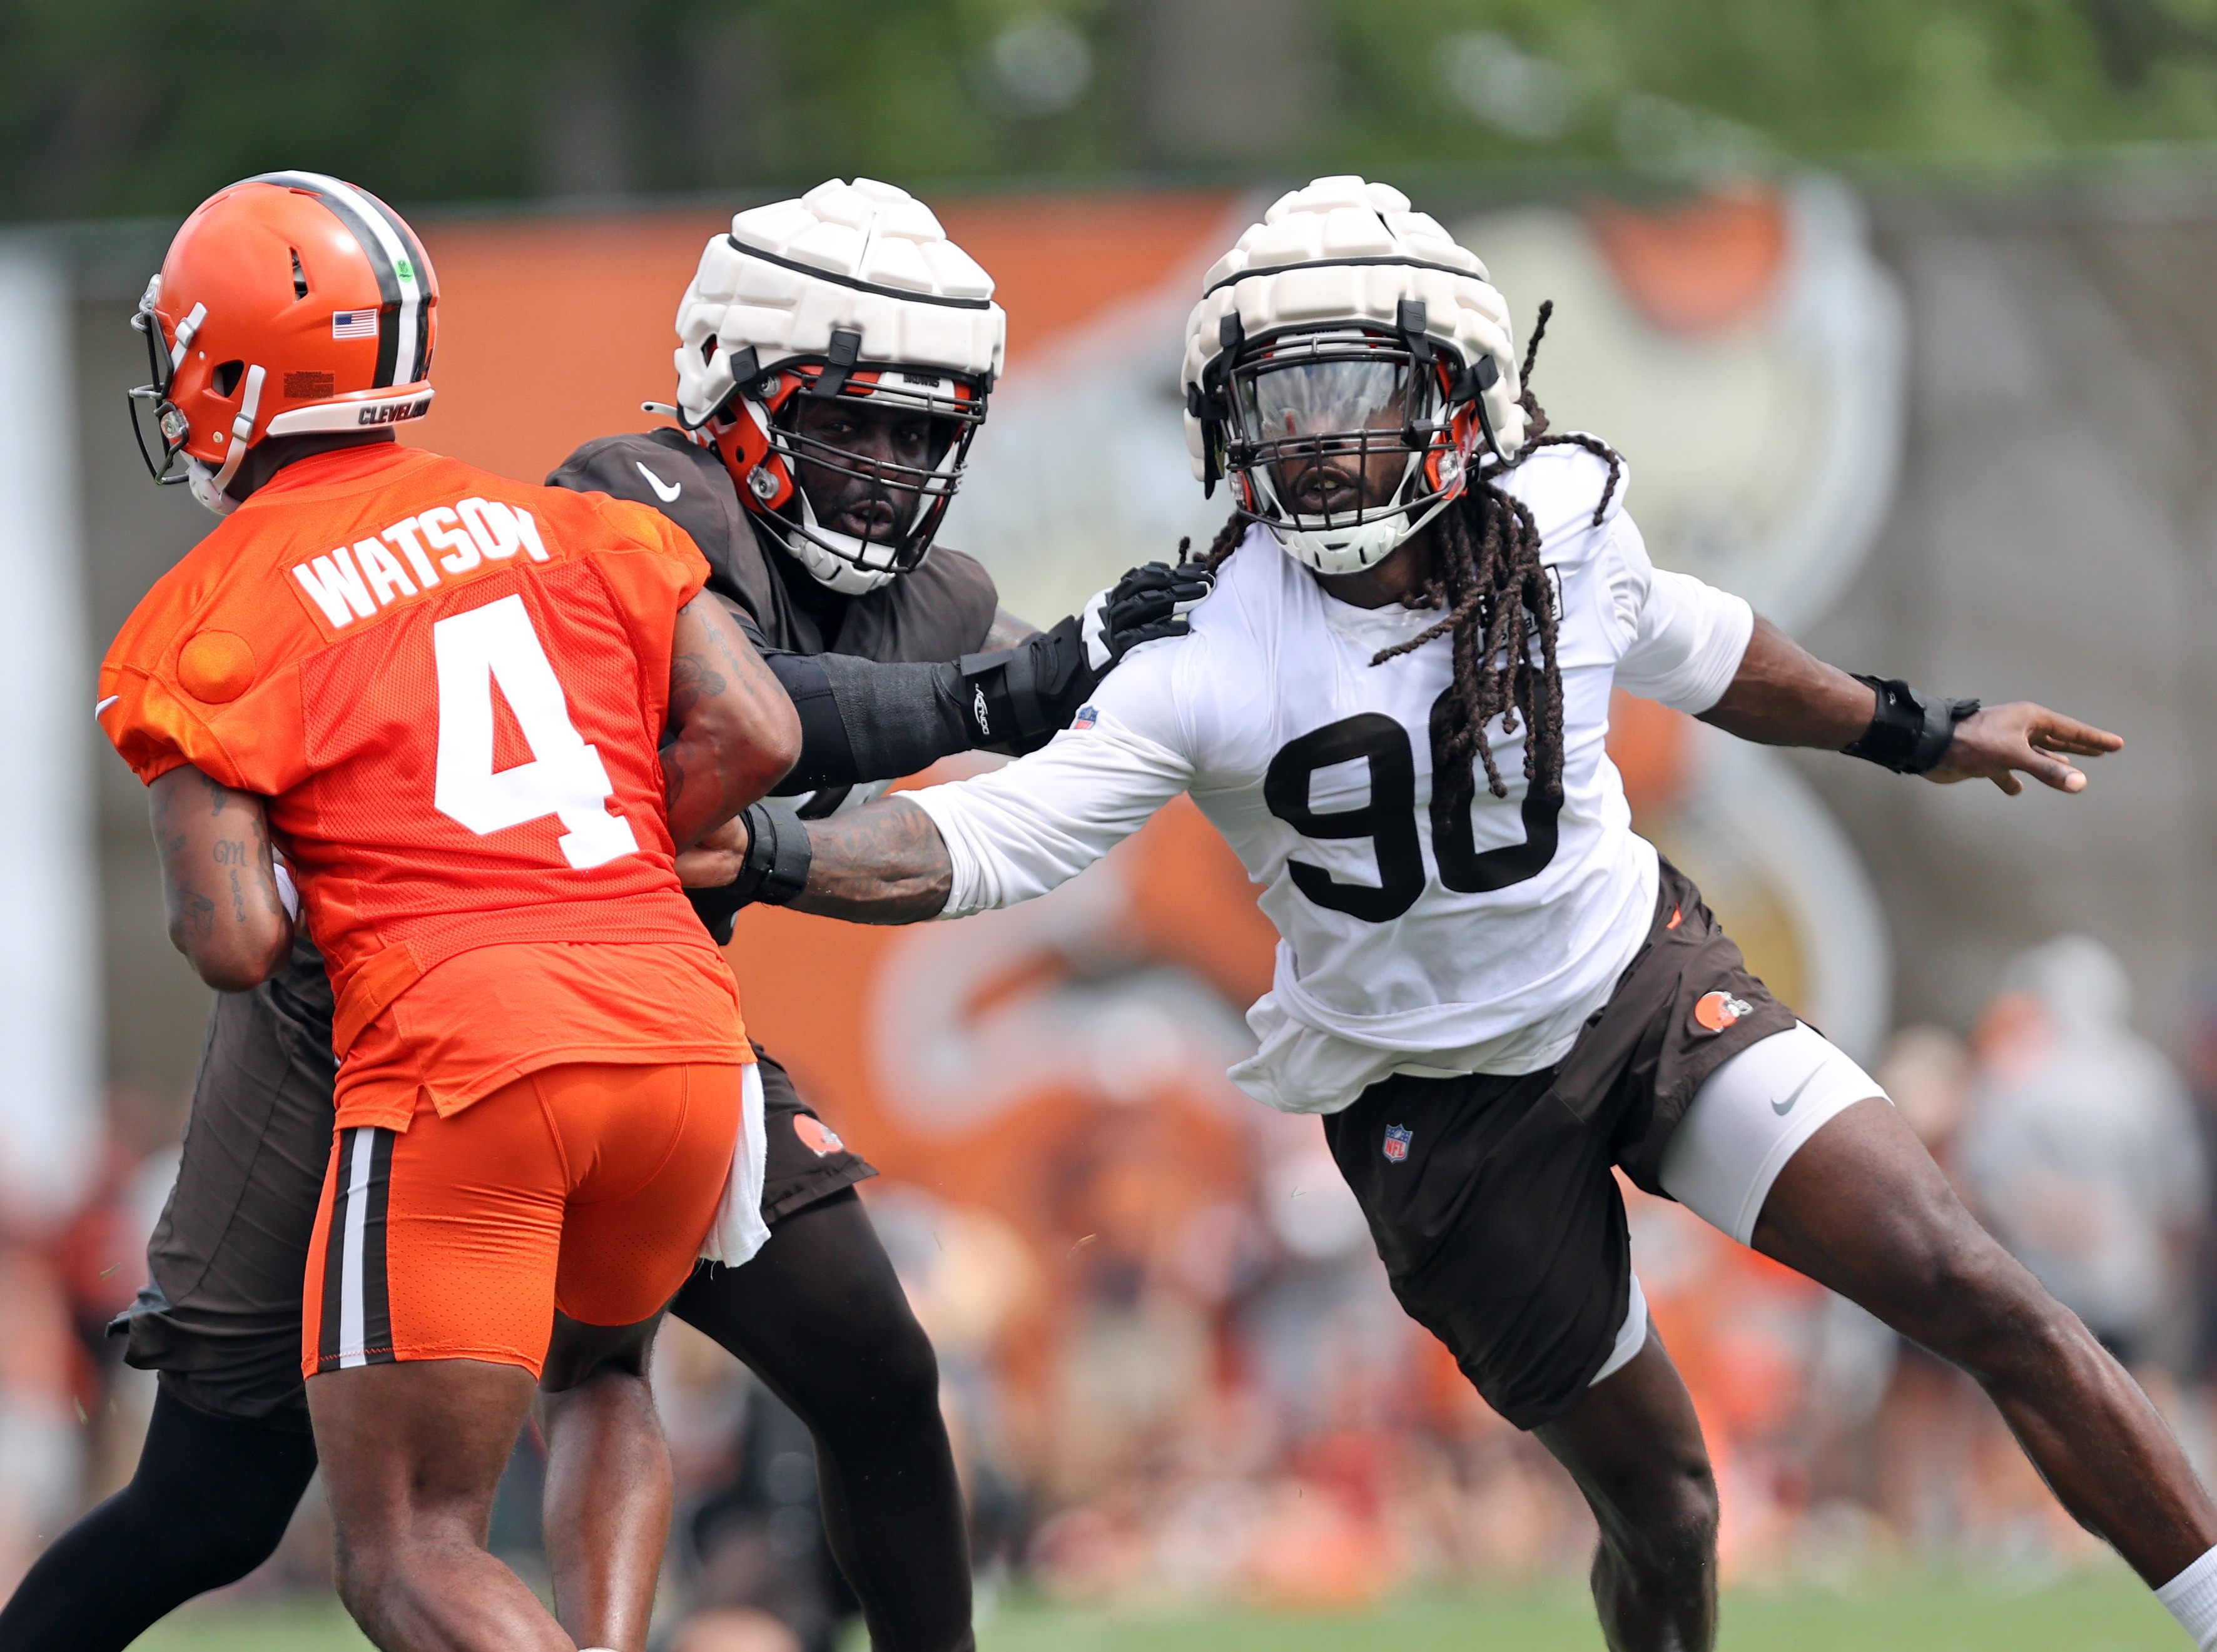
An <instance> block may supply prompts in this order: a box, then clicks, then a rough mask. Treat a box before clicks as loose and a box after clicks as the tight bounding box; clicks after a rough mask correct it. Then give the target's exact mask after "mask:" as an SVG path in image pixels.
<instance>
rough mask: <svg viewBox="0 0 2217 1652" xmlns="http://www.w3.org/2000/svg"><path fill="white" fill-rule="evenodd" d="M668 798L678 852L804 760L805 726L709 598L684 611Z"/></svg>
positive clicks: (675, 655)
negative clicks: (796, 761) (802, 739)
mask: <svg viewBox="0 0 2217 1652" xmlns="http://www.w3.org/2000/svg"><path fill="white" fill-rule="evenodd" d="M670 726H671V727H672V729H674V730H676V738H675V739H674V740H673V741H672V742H671V743H670V744H669V745H668V746H666V747H665V748H664V749H663V752H662V776H663V800H664V804H666V806H667V807H668V809H669V811H670V836H671V837H672V838H674V839H676V843H677V847H678V848H679V849H681V850H683V849H688V848H691V847H692V846H693V845H694V844H695V843H697V842H699V841H701V839H702V838H703V837H705V836H706V835H708V834H709V833H710V832H712V831H713V830H715V829H716V828H717V827H719V826H720V825H722V824H723V823H725V822H726V821H727V820H729V819H731V817H732V816H734V815H736V814H738V812H739V811H740V810H742V809H744V808H745V807H746V806H747V805H748V804H750V803H752V802H754V801H755V800H756V798H760V797H763V796H764V795H766V794H767V793H768V792H769V789H770V787H772V786H775V785H776V784H777V783H778V782H779V781H780V780H783V779H784V778H785V775H786V772H787V770H788V769H790V768H791V767H793V765H794V759H796V758H797V757H799V756H800V717H799V716H798V715H797V714H796V713H795V712H794V709H793V700H792V699H791V697H790V696H788V695H787V693H786V691H785V687H784V685H783V684H781V683H780V682H779V681H778V680H777V678H776V677H775V676H774V675H772V674H771V672H770V669H769V667H768V666H767V665H765V664H763V660H762V656H760V655H758V654H756V652H755V650H754V647H753V645H752V644H750V643H749V642H748V641H747V638H746V634H745V633H744V632H742V631H741V630H740V629H739V626H738V621H737V620H734V619H732V615H731V613H730V611H729V610H728V609H726V607H724V605H723V604H722V603H721V602H719V601H717V600H716V599H715V598H714V597H713V596H709V595H707V594H705V593H703V594H702V595H699V596H696V597H695V598H694V599H693V600H692V601H690V602H689V603H687V604H686V605H685V607H683V608H682V610H680V611H679V613H678V615H677V627H676V633H675V635H674V637H673V638H672V640H671V650H670Z"/></svg>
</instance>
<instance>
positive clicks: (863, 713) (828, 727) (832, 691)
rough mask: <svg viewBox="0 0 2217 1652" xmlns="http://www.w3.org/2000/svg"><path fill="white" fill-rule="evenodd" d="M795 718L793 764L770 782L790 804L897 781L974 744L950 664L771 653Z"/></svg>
mask: <svg viewBox="0 0 2217 1652" xmlns="http://www.w3.org/2000/svg"><path fill="white" fill-rule="evenodd" d="M767 659H768V663H769V669H770V670H771V672H772V673H773V674H774V675H775V676H776V678H777V680H778V681H780V682H781V683H783V684H784V685H785V690H786V692H787V693H789V694H790V695H792V696H793V706H794V710H795V711H796V712H799V713H800V761H797V762H795V763H794V766H793V772H792V773H791V774H787V776H786V777H785V778H784V779H783V780H781V781H779V782H778V786H777V795H778V796H780V797H794V796H798V795H799V794H800V793H802V792H815V791H819V790H821V789H823V788H824V787H826V786H859V785H861V784H864V783H866V782H868V781H870V780H898V779H899V778H900V777H901V776H902V775H904V774H915V773H916V772H917V770H918V769H923V768H929V767H931V765H932V764H934V763H936V762H937V761H939V760H940V759H941V758H942V757H945V756H948V755H950V754H952V753H954V752H958V751H967V750H968V749H970V747H971V746H972V745H973V743H974V741H973V737H972V735H971V732H970V719H969V718H967V717H966V716H965V715H964V713H963V710H962V699H961V694H962V681H961V678H960V675H959V674H958V673H957V672H956V670H955V669H954V666H953V665H951V664H923V665H910V664H896V665H888V664H883V663H880V662H878V661H876V660H866V659H862V658H860V657H859V656H855V655H852V654H771V655H769V656H767Z"/></svg>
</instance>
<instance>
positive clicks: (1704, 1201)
mask: <svg viewBox="0 0 2217 1652" xmlns="http://www.w3.org/2000/svg"><path fill="white" fill-rule="evenodd" d="M1885 1094H1886V1092H1885V1091H1884V1090H1882V1089H1880V1088H1879V1087H1878V1081H1877V1080H1876V1079H1874V1078H1873V1077H1872V1076H1870V1075H1869V1074H1868V1073H1866V1072H1865V1071H1863V1069H1862V1068H1861V1067H1858V1066H1857V1065H1856V1063H1854V1062H1852V1061H1850V1059H1849V1058H1848V1057H1847V1055H1846V1054H1845V1053H1844V1052H1843V1051H1840V1050H1839V1049H1837V1048H1836V1047H1835V1046H1834V1045H1831V1043H1829V1042H1828V1041H1827V1040H1826V1039H1825V1038H1824V1036H1823V1035H1822V1034H1821V1033H1818V1032H1817V1031H1816V1030H1815V1029H1814V1028H1813V1027H1809V1026H1801V1025H1799V1024H1796V1025H1795V1026H1794V1028H1793V1029H1792V1031H1790V1032H1786V1033H1772V1034H1771V1035H1770V1037H1769V1038H1767V1039H1763V1041H1762V1042H1761V1043H1760V1044H1751V1045H1749V1046H1748V1047H1747V1048H1746V1049H1745V1050H1743V1051H1740V1052H1739V1053H1738V1055H1736V1056H1734V1057H1732V1059H1731V1060H1730V1061H1727V1062H1726V1063H1725V1064H1724V1065H1723V1066H1721V1067H1720V1068H1718V1069H1717V1070H1716V1071H1715V1072H1714V1073H1712V1074H1710V1075H1709V1076H1708V1082H1705V1083H1704V1084H1703V1085H1702V1086H1701V1088H1700V1089H1698V1090H1696V1091H1695V1093H1694V1100H1693V1103H1692V1105H1691V1106H1688V1107H1687V1109H1686V1116H1685V1118H1684V1119H1683V1120H1681V1121H1680V1123H1679V1125H1678V1128H1677V1130H1676V1131H1672V1132H1671V1136H1670V1141H1669V1142H1668V1143H1665V1144H1664V1149H1663V1163H1662V1167H1661V1169H1662V1179H1663V1188H1664V1192H1665V1193H1669V1194H1670V1197H1671V1198H1673V1199H1677V1201H1678V1202H1679V1203H1680V1204H1681V1205H1684V1206H1686V1208H1687V1209H1689V1210H1690V1211H1693V1212H1694V1214H1695V1215H1696V1216H1698V1217H1701V1219H1702V1220H1703V1221H1704V1222H1707V1223H1708V1224H1709V1225H1710V1226H1711V1227H1713V1228H1717V1229H1720V1230H1722V1231H1724V1232H1726V1233H1728V1234H1730V1235H1731V1236H1732V1237H1733V1238H1734V1239H1737V1240H1738V1241H1739V1242H1740V1243H1742V1244H1743V1245H1745V1244H1746V1243H1748V1242H1750V1241H1751V1239H1752V1238H1753V1237H1754V1236H1755V1220H1756V1217H1758V1216H1760V1215H1762V1214H1763V1200H1764V1199H1767V1198H1768V1197H1769V1194H1770V1184H1771V1183H1772V1182H1774V1181H1775V1180H1777V1179H1778V1173H1779V1172H1780V1171H1781V1170H1783V1169H1784V1168H1786V1161H1787V1160H1788V1159H1790V1158H1792V1157H1793V1156H1794V1154H1795V1153H1796V1152H1797V1151H1799V1150H1800V1146H1801V1143H1804V1142H1806V1141H1807V1140H1808V1139H1809V1138H1810V1137H1812V1136H1813V1135H1815V1134H1816V1133H1817V1131H1818V1129H1819V1126H1821V1125H1824V1124H1825V1121H1826V1120H1828V1119H1831V1118H1833V1117H1835V1116H1836V1115H1837V1114H1839V1113H1843V1112H1844V1111H1845V1110H1846V1109H1848V1108H1850V1107H1851V1106H1855V1104H1856V1102H1858V1101H1862V1100H1868V1098H1869V1097H1871V1096H1874V1095H1876V1096H1884V1095H1885Z"/></svg>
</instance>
